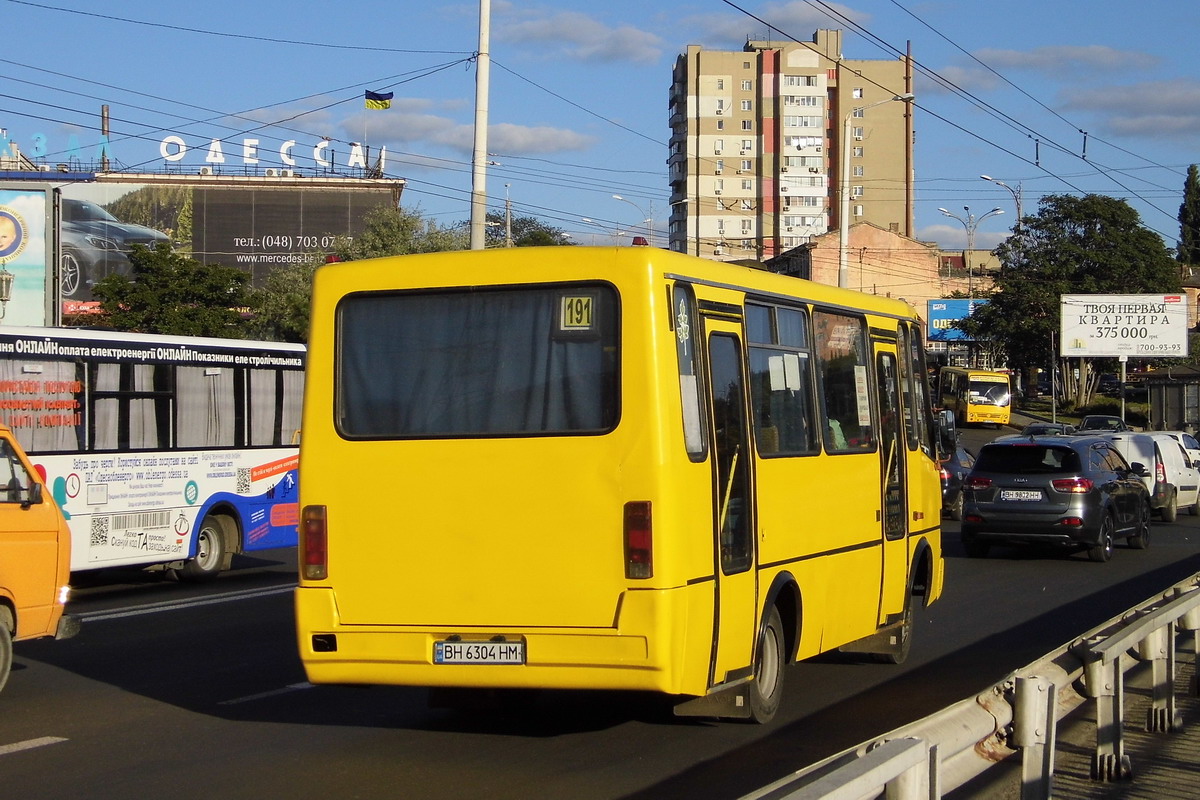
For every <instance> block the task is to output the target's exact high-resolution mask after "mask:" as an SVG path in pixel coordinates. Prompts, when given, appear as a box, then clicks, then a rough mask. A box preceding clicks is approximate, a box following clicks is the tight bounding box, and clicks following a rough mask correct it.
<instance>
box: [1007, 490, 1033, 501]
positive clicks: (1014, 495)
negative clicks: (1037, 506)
mask: <svg viewBox="0 0 1200 800" xmlns="http://www.w3.org/2000/svg"><path fill="white" fill-rule="evenodd" d="M1000 499H1001V500H1041V499H1042V493H1041V492H1039V491H1037V490H1036V489H1001V490H1000Z"/></svg>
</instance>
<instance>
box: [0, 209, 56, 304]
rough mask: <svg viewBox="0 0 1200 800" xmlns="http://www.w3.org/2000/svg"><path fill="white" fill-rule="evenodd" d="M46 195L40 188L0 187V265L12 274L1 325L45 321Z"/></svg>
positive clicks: (47, 223) (48, 249)
mask: <svg viewBox="0 0 1200 800" xmlns="http://www.w3.org/2000/svg"><path fill="white" fill-rule="evenodd" d="M47 196H48V192H47V191H46V190H44V189H11V188H0V268H2V269H4V270H6V271H7V272H9V273H11V274H12V276H13V282H12V292H11V295H10V297H9V300H8V302H7V303H5V304H4V317H3V320H4V324H5V325H45V324H46V316H47V312H48V310H49V307H48V303H47V297H46V290H47V282H46V263H47V261H46V255H47V253H49V252H50V241H49V237H48V236H47V235H46V234H47V231H48V229H49V218H50V214H49V211H48V207H49V204H48V203H47V201H46V198H47Z"/></svg>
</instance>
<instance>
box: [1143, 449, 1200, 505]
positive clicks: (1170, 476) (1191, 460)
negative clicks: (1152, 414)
mask: <svg viewBox="0 0 1200 800" xmlns="http://www.w3.org/2000/svg"><path fill="white" fill-rule="evenodd" d="M1147 435H1148V436H1149V437H1150V438H1151V439H1153V440H1154V441H1155V442H1157V443H1158V450H1159V453H1160V454H1161V455H1162V460H1163V464H1164V466H1165V467H1166V471H1167V480H1168V481H1169V482H1170V483H1172V484H1174V485H1175V490H1176V497H1177V500H1176V502H1177V505H1178V507H1179V508H1180V509H1187V511H1188V513H1190V514H1191V515H1192V516H1196V515H1200V463H1198V462H1197V461H1196V458H1195V457H1194V456H1192V455H1191V453H1190V452H1189V451H1188V447H1187V443H1186V442H1184V441H1181V440H1180V439H1179V437H1178V436H1176V435H1175V434H1174V433H1171V432H1168V431H1152V432H1150V433H1148V434H1147ZM1185 435H1186V434H1185ZM1188 438H1189V439H1190V438H1191V437H1190V436H1189V437H1188ZM1192 441H1193V442H1195V440H1194V439H1192Z"/></svg>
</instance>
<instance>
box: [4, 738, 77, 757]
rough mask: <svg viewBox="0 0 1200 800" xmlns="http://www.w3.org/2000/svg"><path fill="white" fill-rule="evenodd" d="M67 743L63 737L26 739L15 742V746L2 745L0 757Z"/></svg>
mask: <svg viewBox="0 0 1200 800" xmlns="http://www.w3.org/2000/svg"><path fill="white" fill-rule="evenodd" d="M65 741H67V740H66V739H64V738H63V737H61V736H42V737H40V738H38V739H26V740H25V741H23V742H14V743H13V744H0V756H6V755H8V754H9V753H19V752H21V751H22V750H32V749H34V748H35V747H45V746H46V745H48V744H58V743H59V742H65Z"/></svg>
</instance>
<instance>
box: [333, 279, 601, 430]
mask: <svg viewBox="0 0 1200 800" xmlns="http://www.w3.org/2000/svg"><path fill="white" fill-rule="evenodd" d="M568 313H570V314H573V315H574V316H572V317H570V318H568V316H567V315H568ZM338 329H339V331H340V337H341V342H342V345H343V346H342V358H341V360H340V361H339V362H338V377H337V381H338V385H339V387H340V388H341V391H340V393H339V398H340V401H341V402H340V404H339V407H338V411H337V417H338V420H339V424H340V427H341V430H342V433H343V434H344V435H345V436H347V437H350V438H367V439H369V438H384V439H389V438H405V437H418V438H420V437H431V436H472V435H474V436H520V435H539V434H559V435H562V434H580V433H593V434H594V433H601V432H603V431H606V430H608V429H610V428H612V427H613V425H615V424H616V421H617V413H618V408H619V402H618V387H617V380H616V376H617V346H616V342H617V301H616V295H615V293H614V292H613V291H612V289H611V288H608V287H605V286H602V285H599V284H587V285H558V286H544V287H521V288H517V289H512V288H507V289H503V290H490V291H478V292H461V291H448V292H447V291H436V292H413V293H402V294H397V293H391V292H389V293H372V294H362V295H355V296H352V297H348V298H346V299H345V301H344V302H343V303H342V305H341V307H340V308H339V314H338ZM380 341H382V342H384V343H385V344H383V346H382V350H383V354H382V355H380V354H379V350H380V349H381V348H380V346H379V345H378V342H380Z"/></svg>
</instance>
